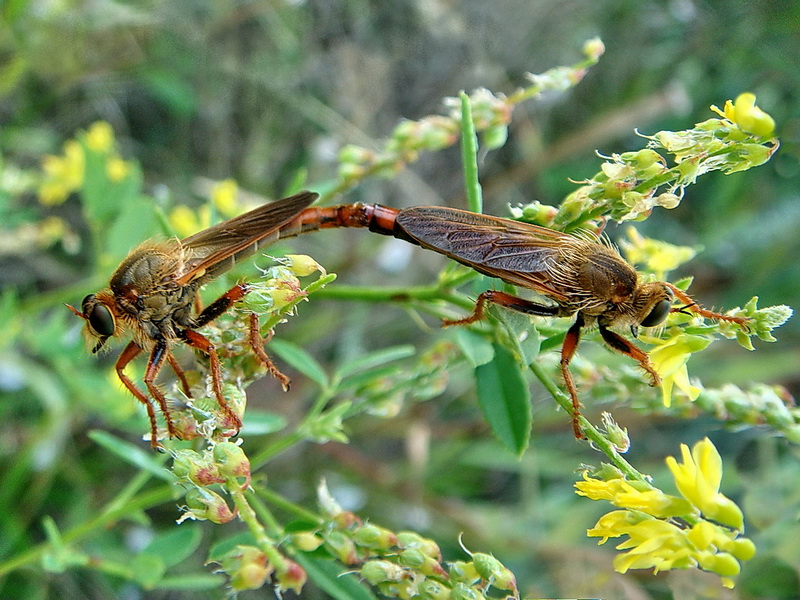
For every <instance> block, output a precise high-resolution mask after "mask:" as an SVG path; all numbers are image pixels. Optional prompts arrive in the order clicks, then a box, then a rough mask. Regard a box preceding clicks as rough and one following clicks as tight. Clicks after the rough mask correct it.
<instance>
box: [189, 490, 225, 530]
mask: <svg viewBox="0 0 800 600" xmlns="http://www.w3.org/2000/svg"><path fill="white" fill-rule="evenodd" d="M184 500H185V502H186V506H187V507H188V509H189V510H187V511H186V513H185V514H184V515H183V517H181V519H180V520H181V521H183V520H185V519H198V520H208V521H211V522H212V523H217V524H220V523H228V522H229V521H232V520H233V518H234V517H235V516H236V513H235V512H233V511H231V509H230V508H229V507H228V504H227V503H226V502H225V500H223V498H222V496H220V495H219V494H217V493H216V492H214V491H212V490H209V489H207V488H191V489H190V490H189V491H187V492H186V496H185V497H184Z"/></svg>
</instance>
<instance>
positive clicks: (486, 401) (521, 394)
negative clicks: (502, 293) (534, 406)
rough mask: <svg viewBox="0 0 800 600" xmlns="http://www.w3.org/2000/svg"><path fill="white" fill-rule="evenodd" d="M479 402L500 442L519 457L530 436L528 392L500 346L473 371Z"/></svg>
mask: <svg viewBox="0 0 800 600" xmlns="http://www.w3.org/2000/svg"><path fill="white" fill-rule="evenodd" d="M475 379H476V384H477V392H478V402H479V404H480V406H481V410H482V411H483V414H484V417H485V418H486V420H487V421H488V423H489V425H490V426H491V428H492V431H493V432H494V434H495V435H496V436H497V438H498V439H499V440H500V442H501V443H502V444H503V445H504V446H505V447H506V448H508V449H509V450H511V451H512V452H514V453H515V454H517V455H518V456H519V455H521V454H522V453H523V452H524V451H525V449H526V448H527V447H528V442H529V441H530V432H531V422H532V416H531V402H530V391H529V390H528V385H527V383H526V382H525V378H524V377H523V375H522V371H521V369H520V365H519V363H518V362H517V360H516V359H515V358H514V356H513V355H512V354H511V352H509V351H508V350H506V348H504V347H503V346H500V345H498V344H495V345H494V359H493V360H492V361H491V362H488V363H486V364H485V365H480V366H479V367H477V368H476V369H475Z"/></svg>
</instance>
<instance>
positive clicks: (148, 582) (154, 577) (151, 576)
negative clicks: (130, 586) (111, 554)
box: [130, 553, 166, 589]
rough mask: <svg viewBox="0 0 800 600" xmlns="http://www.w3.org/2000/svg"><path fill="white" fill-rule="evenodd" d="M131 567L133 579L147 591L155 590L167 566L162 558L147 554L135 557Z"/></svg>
mask: <svg viewBox="0 0 800 600" xmlns="http://www.w3.org/2000/svg"><path fill="white" fill-rule="evenodd" d="M130 567H131V569H132V571H133V578H134V579H135V580H136V582H137V583H138V584H139V585H141V586H142V587H143V588H145V589H153V588H154V587H155V586H156V585H157V584H158V583H159V582H160V581H161V578H162V577H164V573H165V572H166V566H165V565H164V561H163V560H161V558H160V557H158V556H155V555H153V554H146V553H139V554H137V555H136V556H134V557H133V560H132V561H131V563H130Z"/></svg>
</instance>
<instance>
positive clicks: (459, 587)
mask: <svg viewBox="0 0 800 600" xmlns="http://www.w3.org/2000/svg"><path fill="white" fill-rule="evenodd" d="M450 598H451V600H485V599H486V596H484V595H483V594H482V593H481V592H479V591H478V590H476V589H474V588H471V587H467V586H466V585H465V584H463V583H457V584H456V585H455V587H454V588H453V591H451V592H450Z"/></svg>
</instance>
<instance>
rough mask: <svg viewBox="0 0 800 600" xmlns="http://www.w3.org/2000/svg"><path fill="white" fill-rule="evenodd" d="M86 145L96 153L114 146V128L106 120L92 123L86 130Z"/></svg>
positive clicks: (103, 151)
mask: <svg viewBox="0 0 800 600" xmlns="http://www.w3.org/2000/svg"><path fill="white" fill-rule="evenodd" d="M86 146H87V147H88V148H89V149H90V150H93V151H94V152H97V153H101V154H102V153H105V152H108V151H109V150H111V149H112V148H113V147H114V130H113V129H112V128H111V125H109V124H108V123H107V122H106V121H96V122H95V123H92V125H91V126H90V127H89V130H88V131H87V132H86Z"/></svg>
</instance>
